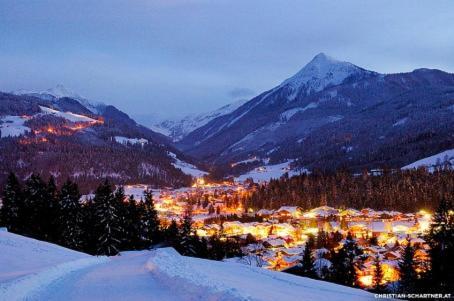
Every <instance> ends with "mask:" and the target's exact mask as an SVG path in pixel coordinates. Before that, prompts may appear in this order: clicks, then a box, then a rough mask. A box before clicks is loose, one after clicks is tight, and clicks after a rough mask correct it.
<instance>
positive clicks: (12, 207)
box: [0, 173, 24, 234]
mask: <svg viewBox="0 0 454 301" xmlns="http://www.w3.org/2000/svg"><path fill="white" fill-rule="evenodd" d="M23 205H24V203H23V194H22V188H21V185H20V184H19V181H18V180H17V177H16V175H15V174H14V173H10V174H9V175H8V178H7V180H6V185H5V188H4V190H3V197H2V206H1V207H0V214H1V220H2V223H3V225H5V226H6V228H7V229H8V231H10V232H14V233H19V234H20V233H22V227H23V222H24V221H23V218H24V216H23Z"/></svg>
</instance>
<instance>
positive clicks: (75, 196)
mask: <svg viewBox="0 0 454 301" xmlns="http://www.w3.org/2000/svg"><path fill="white" fill-rule="evenodd" d="M79 199H80V193H79V188H78V187H77V184H76V183H73V182H71V181H70V180H69V179H68V180H67V181H66V182H65V183H64V184H63V186H62V188H61V190H60V193H59V196H58V200H59V209H60V210H59V211H60V215H59V226H60V227H59V228H60V242H61V243H62V244H63V245H64V246H66V247H68V248H71V249H75V250H81V249H82V248H83V236H82V235H83V232H82V231H83V230H82V222H83V213H82V205H81V204H80V202H79Z"/></svg>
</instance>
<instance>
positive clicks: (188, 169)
mask: <svg viewBox="0 0 454 301" xmlns="http://www.w3.org/2000/svg"><path fill="white" fill-rule="evenodd" d="M169 156H171V157H172V158H173V159H174V161H175V162H174V163H172V165H173V166H174V167H175V168H178V169H181V171H182V172H183V173H185V174H187V175H190V176H193V177H196V178H200V177H203V176H204V175H207V174H208V173H207V172H206V171H203V170H200V169H198V168H197V166H195V165H193V164H190V163H188V162H184V161H182V160H180V159H178V158H177V155H175V154H174V153H172V152H169Z"/></svg>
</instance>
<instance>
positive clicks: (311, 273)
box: [301, 234, 317, 278]
mask: <svg viewBox="0 0 454 301" xmlns="http://www.w3.org/2000/svg"><path fill="white" fill-rule="evenodd" d="M314 246H315V238H314V235H312V234H310V235H309V238H308V240H307V241H306V245H305V246H304V253H303V258H302V260H301V265H302V267H301V274H302V275H303V276H305V277H310V278H315V277H316V276H317V274H316V273H315V269H314V256H312V251H313V250H314Z"/></svg>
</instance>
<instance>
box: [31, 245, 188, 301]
mask: <svg viewBox="0 0 454 301" xmlns="http://www.w3.org/2000/svg"><path fill="white" fill-rule="evenodd" d="M149 258H150V252H149V251H144V252H126V253H123V254H122V256H118V257H111V260H110V261H109V262H108V263H104V264H100V265H96V266H92V267H88V268H86V269H82V270H78V271H76V272H73V273H70V274H68V275H66V276H65V277H62V278H60V279H58V280H57V281H54V282H53V283H51V284H50V285H48V286H46V287H45V288H43V289H42V290H41V292H37V293H36V294H34V295H33V296H29V297H28V298H27V300H48V301H52V300H67V301H70V300H71V301H73V300H84V301H85V300H113V301H115V300H139V301H140V300H157V301H158V300H159V301H161V300H162V301H170V300H172V301H173V300H186V299H187V298H185V296H184V295H181V294H180V293H178V292H176V291H172V290H170V289H167V288H165V287H163V286H162V284H160V283H158V282H157V280H156V279H154V278H153V274H152V273H150V271H149V270H147V269H146V266H145V265H146V263H147V261H148V259H149Z"/></svg>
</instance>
